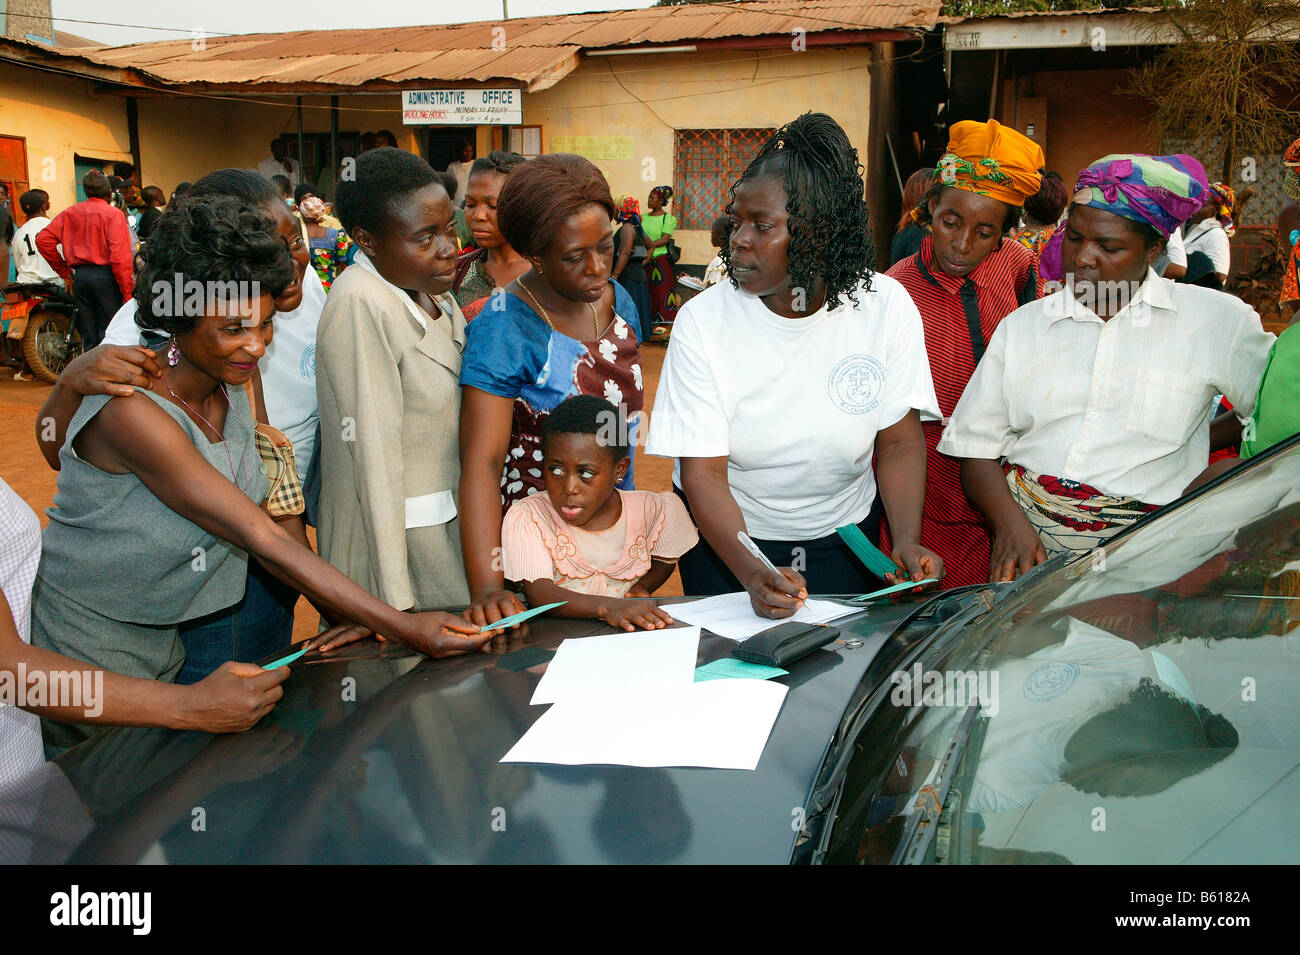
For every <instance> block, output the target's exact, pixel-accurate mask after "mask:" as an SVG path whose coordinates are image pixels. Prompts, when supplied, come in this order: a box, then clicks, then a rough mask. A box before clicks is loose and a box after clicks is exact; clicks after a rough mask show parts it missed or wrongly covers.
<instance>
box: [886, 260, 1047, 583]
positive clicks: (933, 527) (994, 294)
mask: <svg viewBox="0 0 1300 955" xmlns="http://www.w3.org/2000/svg"><path fill="white" fill-rule="evenodd" d="M1037 265H1038V258H1037V256H1035V255H1034V253H1033V252H1030V251H1029V250H1028V249H1027V248H1025V247H1024V246H1023V245H1021V244H1020V243H1018V242H1016V241H1014V240H1012V239H1003V240H1002V244H1001V245H1000V246H999V247H998V248H997V249H995V250H994V251H993V252H991V253H989V254H988V255H987V256H986V257H985V259H984V261H983V262H981V263H980V264H979V265H977V266H976V267H975V269H974V271H972V272H971V273H970V274H969V275H968V276H966V277H965V278H955V277H953V276H951V275H949V274H947V273H946V272H944V271H942V270H941V269H940V268H939V267H938V266H937V265H936V264H935V260H934V237H933V236H930V235H927V236H926V237H925V241H924V242H922V243H921V251H920V252H918V253H916V254H915V255H911V256H908V257H907V258H905V259H903V260H902V261H900V262H898V263H896V264H895V265H894V266H893V267H892V268H891V269H890V270H889V272H888V273H886V274H888V275H891V276H893V277H894V278H896V279H897V280H898V281H899V282H900V283H902V285H903V287H904V288H906V289H907V292H908V294H909V295H911V296H912V301H913V302H915V303H916V307H917V309H918V310H919V311H920V313H921V321H922V323H923V325H924V328H925V350H926V354H927V355H928V356H929V359H930V377H931V378H933V379H934V391H935V395H936V396H937V397H938V399H939V410H940V411H941V412H942V413H943V421H942V422H940V421H922V422H921V429H922V431H923V432H924V434H925V447H926V455H925V478H926V479H925V510H924V512H923V513H922V516H921V542H922V543H923V544H924V545H925V546H926V547H928V548H930V549H931V550H933V551H934V552H935V553H936V554H938V555H939V556H940V557H941V558H942V559H943V563H944V578H943V583H942V584H941V586H942V587H944V588H950V587H960V586H963V585H966V584H978V583H983V582H984V581H986V580H987V579H988V570H989V567H988V562H989V553H990V541H989V535H988V531H987V529H986V527H985V524H984V518H983V516H982V515H981V514H980V513H979V512H978V511H977V510H975V508H973V507H972V506H971V504H970V502H969V501H968V500H967V499H966V494H965V492H964V491H963V490H962V485H961V462H960V461H957V460H955V459H954V458H950V457H946V456H944V455H942V454H939V453H938V452H937V451H936V450H935V446H936V445H937V444H938V443H939V438H940V437H941V436H942V435H943V428H944V425H945V424H946V423H947V421H948V418H949V417H950V416H951V415H952V412H953V409H954V408H955V407H957V402H958V401H959V400H960V399H961V395H962V392H963V391H964V390H965V389H966V383H967V382H968V381H970V378H971V375H973V374H975V365H976V362H977V360H978V355H977V354H976V351H977V350H978V352H979V355H983V353H984V348H985V347H986V346H987V344H988V341H989V339H990V338H991V337H992V336H993V332H994V330H995V329H996V328H997V327H998V325H999V324H1000V323H1001V321H1002V319H1004V318H1005V317H1006V316H1007V315H1009V314H1011V313H1012V312H1014V311H1015V310H1016V309H1017V308H1019V307H1020V306H1021V304H1023V303H1024V302H1028V301H1032V300H1033V299H1034V298H1036V297H1037V294H1038V274H1037V273H1038V269H1037ZM975 328H978V329H979V331H978V335H979V342H978V349H977V345H976V341H975V334H976V333H975V331H974V329H975Z"/></svg>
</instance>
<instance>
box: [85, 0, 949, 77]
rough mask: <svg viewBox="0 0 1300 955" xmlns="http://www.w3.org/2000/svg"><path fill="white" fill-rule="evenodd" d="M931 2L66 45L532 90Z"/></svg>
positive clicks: (220, 72) (142, 68) (282, 73)
mask: <svg viewBox="0 0 1300 955" xmlns="http://www.w3.org/2000/svg"><path fill="white" fill-rule="evenodd" d="M939 9H940V0H867V2H857V3H853V2H848V0H748V2H739V3H698V4H688V5H684V6H677V7H672V8H670V9H665V8H663V7H650V8H647V9H642V10H614V11H608V12H600V13H576V14H566V15H562V16H553V17H525V18H522V19H518V20H506V21H491V20H489V21H480V22H477V23H460V24H449V25H446V26H423V27H393V28H385V29H375V30H307V31H302V32H296V33H283V34H255V35H248V36H231V37H208V38H206V39H205V41H204V49H201V50H195V49H194V47H193V43H192V41H191V40H188V39H185V40H163V41H158V42H153V43H135V44H131V45H129V46H122V47H104V48H99V49H94V50H89V49H79V50H77V51H76V52H77V54H78V55H79V56H80V57H81V58H84V59H85V60H88V61H89V62H91V63H95V64H98V65H101V66H108V67H115V68H118V69H124V70H132V71H135V72H136V73H138V74H140V75H141V76H142V77H144V78H145V79H146V80H147V81H149V82H151V83H155V84H157V85H159V86H190V85H203V86H211V87H225V88H240V87H249V86H255V87H257V88H259V89H260V90H261V91H264V92H275V91H276V88H281V89H283V90H285V91H291V90H294V89H297V90H313V89H318V90H327V89H332V88H340V89H342V88H346V89H352V88H355V87H357V86H370V87H372V88H380V87H383V86H387V85H390V84H398V83H409V82H411V81H414V80H428V81H434V82H448V81H451V82H455V81H471V82H488V81H491V80H510V81H514V82H523V83H525V84H527V85H528V87H529V88H530V89H543V88H545V87H546V86H550V85H551V84H553V83H554V82H556V81H557V80H558V79H559V78H561V77H562V76H564V75H565V74H566V73H568V72H569V71H570V70H572V69H573V68H574V67H576V65H577V63H578V54H579V53H580V52H581V51H582V50H592V49H608V48H615V47H622V46H636V45H642V44H680V43H687V42H698V41H702V40H712V39H720V38H726V37H759V36H771V35H787V36H788V35H790V34H791V33H792V31H794V30H795V29H802V30H805V31H806V32H807V33H824V32H836V31H874V30H908V31H915V32H920V31H923V30H927V29H930V28H931V27H933V26H934V25H935V23H936V22H938V19H939ZM496 27H504V29H505V35H504V40H505V44H506V48H505V49H504V50H498V49H493V48H492V47H493V42H494V41H498V40H499V38H500V36H501V35H500V34H499V33H494V28H496Z"/></svg>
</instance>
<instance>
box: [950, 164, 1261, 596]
mask: <svg viewBox="0 0 1300 955" xmlns="http://www.w3.org/2000/svg"><path fill="white" fill-rule="evenodd" d="M1206 189H1207V184H1206V181H1205V173H1204V172H1203V170H1202V169H1201V167H1200V164H1199V163H1197V162H1196V160H1195V159H1192V158H1191V157H1190V156H1183V155H1176V156H1140V155H1113V156H1106V157H1104V158H1103V159H1100V160H1098V161H1097V162H1095V163H1093V164H1092V165H1091V166H1089V167H1088V168H1087V169H1085V170H1084V171H1083V172H1082V173H1081V174H1080V176H1079V181H1078V185H1077V186H1076V187H1075V194H1074V197H1073V199H1072V200H1071V202H1070V207H1069V218H1068V219H1067V220H1066V222H1065V224H1064V226H1063V227H1061V228H1060V229H1058V230H1057V231H1056V233H1055V234H1054V235H1053V236H1052V239H1051V241H1049V243H1048V244H1047V246H1046V247H1045V248H1044V250H1043V257H1042V263H1041V268H1042V273H1043V275H1044V277H1045V278H1048V279H1055V280H1058V281H1062V282H1063V283H1064V288H1062V289H1061V290H1060V291H1058V292H1056V293H1054V294H1052V295H1049V296H1047V297H1046V298H1042V299H1039V300H1037V301H1034V302H1030V303H1029V304H1027V305H1025V306H1023V307H1021V308H1019V309H1017V310H1016V311H1014V312H1012V313H1011V314H1010V315H1009V316H1007V317H1006V318H1005V319H1003V321H1002V324H1001V325H999V326H998V329H997V331H996V332H995V333H994V334H993V338H992V340H991V341H990V342H989V346H988V351H987V352H986V353H985V356H984V359H983V360H982V361H981V362H980V364H979V366H978V368H977V369H976V371H975V375H974V377H973V378H971V381H970V384H969V385H968V386H967V388H966V390H965V392H964V393H963V395H962V398H961V401H960V402H958V404H957V407H956V409H955V410H954V411H953V414H952V418H951V421H950V423H949V425H948V427H947V429H946V430H945V431H944V434H943V438H942V439H941V440H940V442H939V448H938V450H939V451H940V453H943V454H947V455H950V456H952V457H957V458H961V459H963V461H962V483H963V485H964V487H965V488H966V492H967V494H968V495H969V496H970V499H971V501H972V502H973V503H974V504H975V505H976V507H978V508H979V510H980V511H981V512H982V513H983V514H984V516H985V518H986V519H987V520H988V522H989V525H990V527H991V529H992V533H993V555H992V560H991V562H990V568H989V575H990V579H991V580H1009V579H1011V578H1013V577H1015V576H1018V575H1019V574H1021V573H1024V572H1026V571H1028V570H1029V569H1030V568H1031V567H1033V566H1034V565H1035V564H1038V563H1042V562H1043V561H1044V560H1046V559H1047V558H1048V557H1049V556H1054V555H1056V554H1060V553H1086V552H1088V551H1090V550H1093V549H1094V548H1096V547H1097V546H1098V545H1100V544H1101V543H1102V542H1104V541H1105V540H1106V539H1107V538H1109V537H1110V536H1112V535H1113V534H1115V533H1117V532H1118V531H1119V530H1121V529H1123V528H1124V527H1127V526H1129V525H1130V524H1132V523H1133V522H1135V521H1137V520H1138V519H1139V518H1141V517H1142V516H1144V515H1145V514H1147V513H1149V512H1151V511H1153V510H1155V509H1156V508H1158V507H1160V506H1162V505H1164V504H1168V503H1169V502H1170V501H1173V500H1174V499H1175V498H1177V497H1179V496H1181V495H1182V494H1183V493H1184V490H1185V489H1186V487H1187V486H1188V484H1189V483H1191V482H1192V481H1193V480H1194V479H1196V478H1197V476H1198V475H1199V474H1200V473H1201V472H1202V471H1203V470H1204V468H1205V462H1206V459H1207V456H1208V452H1209V443H1210V439H1209V428H1208V427H1207V423H1208V420H1209V416H1210V410H1211V406H1212V403H1213V399H1214V397H1215V395H1219V394H1222V395H1226V396H1227V398H1228V399H1229V401H1231V402H1232V405H1233V407H1234V408H1235V410H1236V412H1237V414H1239V415H1249V414H1250V413H1251V411H1252V410H1253V407H1254V401H1255V392H1256V389H1257V386H1258V384H1259V379H1260V375H1261V374H1262V372H1263V369H1264V364H1265V361H1266V359H1267V356H1268V351H1269V347H1270V346H1271V344H1272V342H1273V336H1272V335H1270V334H1268V333H1266V332H1265V331H1264V330H1263V328H1262V327H1261V325H1260V321H1259V316H1258V315H1257V314H1255V312H1254V310H1253V309H1251V308H1250V307H1249V306H1248V305H1246V304H1245V303H1243V302H1242V301H1240V300H1239V299H1236V298H1234V297H1232V296H1230V295H1225V294H1223V293H1221V292H1215V291H1212V290H1210V289H1205V288H1200V287H1197V286H1191V285H1182V284H1178V283H1175V282H1172V281H1170V280H1169V279H1164V278H1161V277H1159V276H1157V275H1156V274H1155V272H1154V271H1153V270H1152V269H1151V263H1152V262H1153V261H1154V260H1155V258H1156V257H1157V256H1158V255H1159V254H1160V250H1161V249H1162V248H1163V247H1164V243H1165V240H1166V238H1167V237H1168V236H1169V233H1170V232H1172V231H1173V229H1175V228H1177V226H1178V224H1179V223H1180V222H1182V221H1183V220H1185V219H1186V218H1188V217H1189V216H1190V215H1191V214H1192V213H1193V212H1195V211H1196V210H1197V209H1199V208H1200V207H1201V206H1202V205H1203V204H1204V202H1205V192H1206Z"/></svg>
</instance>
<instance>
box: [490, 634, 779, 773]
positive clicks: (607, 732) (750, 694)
mask: <svg viewBox="0 0 1300 955" xmlns="http://www.w3.org/2000/svg"><path fill="white" fill-rule="evenodd" d="M562 646H563V645H562ZM786 692H787V687H786V686H785V685H784V684H782V683H774V682H771V681H767V680H710V681H708V682H705V683H688V684H686V685H685V686H659V687H654V688H652V689H651V688H643V689H638V690H629V691H627V692H625V693H623V694H620V695H617V696H610V695H597V696H575V697H566V698H565V699H564V700H562V701H560V702H559V703H556V704H555V705H554V706H552V707H551V708H550V709H549V710H547V711H546V712H545V713H543V714H542V716H541V718H540V719H539V720H538V721H537V722H536V723H534V724H533V725H532V727H531V728H530V729H529V730H528V732H527V733H525V734H524V736H523V738H522V739H521V740H519V742H518V743H516V744H515V745H514V746H513V747H512V748H511V750H510V752H508V753H506V755H505V756H503V757H502V758H501V762H503V763H562V764H564V765H568V766H577V765H585V764H592V763H603V764H607V765H614V766H702V767H709V768H714V769H749V770H752V769H754V768H755V767H756V766H757V765H758V760H759V758H760V757H761V756H762V755H763V748H764V747H765V746H766V745H767V738H768V736H769V735H770V734H771V732H772V726H773V724H775V723H776V718H777V715H778V714H779V713H780V712H781V704H782V702H783V701H784V700H785V694H786Z"/></svg>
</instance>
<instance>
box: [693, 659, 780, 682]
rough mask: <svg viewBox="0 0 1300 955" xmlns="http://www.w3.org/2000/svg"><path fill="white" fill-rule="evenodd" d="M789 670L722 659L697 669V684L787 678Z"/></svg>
mask: <svg viewBox="0 0 1300 955" xmlns="http://www.w3.org/2000/svg"><path fill="white" fill-rule="evenodd" d="M789 672H790V671H789V670H782V669H781V668H780V667H766V666H763V665H762V664H761V663H746V662H745V661H744V660H737V659H735V658H734V657H722V658H721V659H720V660H714V661H713V662H712V663H706V664H704V666H701V667H696V668H695V682H696V683H703V682H705V681H706V680H770V679H772V677H774V676H786V675H788V674H789Z"/></svg>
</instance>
